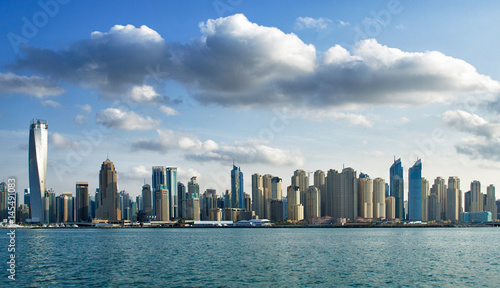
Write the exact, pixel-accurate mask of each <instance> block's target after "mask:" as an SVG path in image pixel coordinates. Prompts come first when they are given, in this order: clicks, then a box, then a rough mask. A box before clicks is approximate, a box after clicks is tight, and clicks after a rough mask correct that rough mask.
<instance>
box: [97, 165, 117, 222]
mask: <svg viewBox="0 0 500 288" xmlns="http://www.w3.org/2000/svg"><path fill="white" fill-rule="evenodd" d="M117 194H118V187H117V183H116V170H115V165H114V164H113V162H111V161H110V160H109V159H106V161H104V162H103V163H102V166H101V171H100V172H99V199H96V201H98V202H99V205H98V207H97V211H96V218H98V219H105V220H121V216H122V215H121V211H120V209H119V205H120V204H119V198H118V197H117Z"/></svg>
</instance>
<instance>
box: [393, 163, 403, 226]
mask: <svg viewBox="0 0 500 288" xmlns="http://www.w3.org/2000/svg"><path fill="white" fill-rule="evenodd" d="M389 173H390V187H389V188H390V196H393V197H394V198H395V202H396V203H395V206H396V218H399V219H404V201H405V199H404V192H405V191H404V177H403V165H402V164H401V158H399V159H397V160H394V163H393V164H392V166H391V168H390V170H389Z"/></svg>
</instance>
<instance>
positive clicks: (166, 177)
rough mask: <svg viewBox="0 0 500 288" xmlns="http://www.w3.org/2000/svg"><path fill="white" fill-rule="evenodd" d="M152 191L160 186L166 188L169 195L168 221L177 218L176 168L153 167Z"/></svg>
mask: <svg viewBox="0 0 500 288" xmlns="http://www.w3.org/2000/svg"><path fill="white" fill-rule="evenodd" d="M152 169H153V176H152V182H151V183H152V191H153V193H154V192H156V191H157V190H160V189H161V188H160V187H161V186H162V185H163V186H166V187H167V189H168V193H169V198H170V199H169V202H170V208H169V211H170V219H172V220H173V219H175V218H178V217H179V211H178V209H179V205H178V202H179V197H178V192H177V188H178V187H177V167H165V166H153V168H152ZM153 213H155V204H154V203H153Z"/></svg>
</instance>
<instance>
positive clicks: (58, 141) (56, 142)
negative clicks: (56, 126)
mask: <svg viewBox="0 0 500 288" xmlns="http://www.w3.org/2000/svg"><path fill="white" fill-rule="evenodd" d="M49 143H50V145H52V146H54V147H56V148H59V149H77V148H78V142H77V141H72V140H71V139H69V138H68V137H66V136H63V135H62V134H59V133H57V132H54V133H52V134H50V135H49Z"/></svg>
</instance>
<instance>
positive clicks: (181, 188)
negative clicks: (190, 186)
mask: <svg viewBox="0 0 500 288" xmlns="http://www.w3.org/2000/svg"><path fill="white" fill-rule="evenodd" d="M186 192H187V191H186V186H185V185H184V184H182V183H181V182H178V183H177V193H178V199H177V201H178V205H179V207H178V208H179V218H181V219H186V217H187V210H186V209H187V207H186V200H187V193H186Z"/></svg>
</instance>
